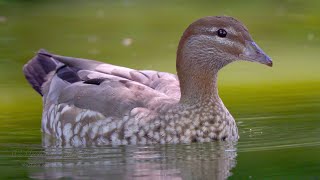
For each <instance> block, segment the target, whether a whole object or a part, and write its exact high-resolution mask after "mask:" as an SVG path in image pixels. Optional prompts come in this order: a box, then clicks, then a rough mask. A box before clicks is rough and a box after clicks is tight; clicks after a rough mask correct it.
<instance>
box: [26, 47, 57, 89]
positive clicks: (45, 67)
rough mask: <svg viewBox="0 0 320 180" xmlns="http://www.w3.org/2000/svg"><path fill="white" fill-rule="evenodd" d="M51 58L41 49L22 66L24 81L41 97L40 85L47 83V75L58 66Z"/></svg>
mask: <svg viewBox="0 0 320 180" xmlns="http://www.w3.org/2000/svg"><path fill="white" fill-rule="evenodd" d="M51 57H52V55H51V54H50V53H49V52H47V51H45V50H43V49H41V50H39V51H38V53H37V55H36V56H35V57H34V58H32V59H31V60H30V61H29V62H28V63H27V64H25V65H24V66H23V73H24V75H25V77H26V79H27V80H28V81H29V83H30V84H31V86H32V87H33V89H35V90H36V91H37V92H38V93H39V94H40V95H43V93H42V85H43V83H45V82H46V81H47V79H48V77H47V75H48V74H49V73H50V72H52V71H55V70H56V68H57V65H58V63H57V62H56V61H55V60H54V59H53V58H51Z"/></svg>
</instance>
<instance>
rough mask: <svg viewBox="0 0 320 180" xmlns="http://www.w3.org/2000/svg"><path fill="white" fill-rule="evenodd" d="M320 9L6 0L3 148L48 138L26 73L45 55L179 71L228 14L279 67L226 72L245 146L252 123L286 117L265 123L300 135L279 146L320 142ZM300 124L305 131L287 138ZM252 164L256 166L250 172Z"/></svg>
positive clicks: (0, 36) (291, 2) (315, 5)
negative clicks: (203, 21) (210, 25)
mask: <svg viewBox="0 0 320 180" xmlns="http://www.w3.org/2000/svg"><path fill="white" fill-rule="evenodd" d="M319 9H320V1H318V0H309V1H302V0H259V1H255V0H242V1H239V0H229V1H214V0H210V1H209V0H207V1H192V0H189V1H185V0H177V1H147V0H145V1H143V0H141V1H130V0H124V1H123V0H122V1H97V0H95V1H89V0H77V1H76V0H69V1H61V0H56V1H40V0H29V1H22V0H21V1H18V0H0V112H1V113H0V120H1V121H0V144H10V143H22V144H39V143H40V142H41V134H40V119H41V110H42V105H41V98H40V96H39V95H38V94H37V93H36V92H35V91H34V90H33V89H32V88H31V87H30V86H29V85H28V83H27V82H26V80H25V79H24V76H23V74H22V66H23V65H24V64H25V63H26V62H27V61H28V60H29V59H31V58H32V57H33V56H34V54H35V53H36V51H37V50H38V49H40V48H45V49H47V50H48V51H50V52H53V53H56V54H60V55H65V56H73V57H83V58H88V59H97V60H101V61H105V62H107V63H112V64H117V65H121V66H127V67H131V68H136V69H154V70H159V71H168V72H171V73H175V53H176V48H177V45H178V41H179V38H180V36H181V35H182V32H183V31H184V30H185V28H186V27H187V26H188V25H189V24H190V23H191V22H193V21H194V20H196V19H198V18H201V17H203V16H211V15H228V16H233V17H235V18H237V19H239V20H240V21H242V22H243V23H244V24H245V25H246V26H247V27H248V29H249V31H250V33H251V35H252V37H253V38H254V40H255V41H256V43H257V44H259V46H260V47H261V48H262V49H263V50H264V51H265V52H266V53H267V54H268V55H269V56H270V57H271V58H272V59H273V62H274V66H273V67H272V68H269V67H267V66H264V65H261V64H257V63H250V62H236V63H233V64H231V65H229V66H227V67H226V68H224V69H223V70H222V71H221V73H220V76H219V89H220V94H221V96H222V99H223V100H224V102H225V104H226V105H227V107H228V108H229V109H230V111H231V112H232V114H233V115H234V116H235V117H236V119H241V118H244V120H243V122H244V124H245V127H242V129H241V126H240V132H241V133H242V132H243V134H241V135H240V136H241V137H242V139H241V140H242V142H249V141H250V142H252V141H253V139H250V138H251V136H249V135H248V134H245V133H244V132H245V131H246V130H247V129H245V128H248V129H249V127H250V128H252V127H254V125H255V123H253V124H250V121H245V118H248V117H265V116H274V117H275V116H280V115H281V116H286V117H287V119H285V120H284V121H278V120H277V119H273V120H270V121H268V122H267V121H264V122H263V121H260V122H259V123H261V122H263V123H266V124H264V126H266V127H267V126H270V127H271V126H277V125H279V124H278V123H280V124H281V123H282V124H281V125H280V126H277V128H279V131H275V130H274V129H272V128H271V129H269V131H266V132H265V133H267V134H268V133H269V134H272V136H270V137H269V138H270V139H268V140H269V141H268V142H270V143H271V142H273V139H272V137H273V136H274V138H279V137H292V139H285V140H284V139H282V140H283V141H280V142H278V144H281V143H284V142H286V143H287V144H290V143H292V142H294V141H295V142H297V141H298V142H304V141H305V140H306V139H308V140H309V141H310V143H316V144H318V145H319V136H320V133H319V132H320V130H319V128H318V127H319V125H320V124H319V121H318V119H319V117H320V112H319V110H320V103H319V101H320V84H319V83H320V73H319V67H320V60H319V57H320V11H319ZM292 117H294V118H292ZM288 118H290V119H288ZM240 122H242V121H240ZM246 122H247V124H246ZM248 122H249V123H248ZM251 123H252V121H251ZM290 123H292V124H293V125H294V126H295V127H299V128H300V129H299V128H298V129H299V131H298V132H299V133H301V134H299V133H298V134H297V131H293V130H292V132H291V131H290V132H287V133H286V132H285V131H284V129H287V130H288V129H290ZM251 125H252V127H251ZM302 127H303V128H305V130H306V131H303V128H302ZM281 128H283V129H281ZM301 128H302V129H301ZM242 130H243V131H242ZM250 131H251V129H250ZM280 131H281V132H282V133H280V134H278V135H277V134H274V133H277V132H280ZM303 133H310V134H303ZM288 134H290V135H291V136H288ZM300 135H301V136H300ZM307 135H309V136H308V138H306V137H305V136H307ZM293 137H295V138H293ZM261 138H262V139H265V140H266V137H261ZM253 142H254V141H253ZM254 143H257V142H254ZM256 145H257V146H259V145H260V146H263V144H256ZM318 149H319V146H318ZM294 152H298V151H294ZM294 152H293V153H294ZM285 153H286V152H284V153H283V154H285ZM274 156H275V154H271V155H268V157H274ZM303 156H305V157H308V158H309V159H312V158H311V156H308V155H307V154H303ZM239 157H240V156H239ZM243 157H246V156H245V155H244V156H242V158H243ZM248 159H250V157H248V158H247V160H248ZM318 159H319V158H318ZM263 161H268V159H263ZM310 161H311V160H310ZM240 162H241V157H240ZM242 162H243V161H242ZM270 163H272V162H270ZM313 163H316V162H313ZM240 164H241V163H240ZM269 165H270V164H269ZM317 165H319V164H317ZM248 166H249V167H251V166H253V165H252V164H247V166H240V168H242V167H248ZM267 167H268V166H267ZM313 167H315V166H313ZM317 167H319V166H317ZM238 168H239V167H238ZM297 169H298V168H297ZM300 170H301V169H300ZM314 170H317V169H314ZM301 171H302V170H301ZM297 172H300V171H297ZM311 172H313V173H315V172H316V171H311ZM259 173H260V172H259V171H257V172H256V174H257V175H259Z"/></svg>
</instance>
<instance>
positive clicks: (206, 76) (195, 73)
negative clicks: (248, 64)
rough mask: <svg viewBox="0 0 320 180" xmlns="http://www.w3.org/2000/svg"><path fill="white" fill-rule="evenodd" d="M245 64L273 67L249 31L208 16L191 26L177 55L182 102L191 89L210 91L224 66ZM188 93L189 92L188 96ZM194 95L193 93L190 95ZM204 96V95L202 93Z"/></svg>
mask: <svg viewBox="0 0 320 180" xmlns="http://www.w3.org/2000/svg"><path fill="white" fill-rule="evenodd" d="M236 60H246V61H253V62H259V63H262V64H266V65H268V66H272V61H271V59H270V58H269V57H268V56H267V55H266V54H265V53H264V52H263V51H262V50H261V49H260V48H259V47H258V46H257V44H256V43H254V41H253V40H252V38H251V36H250V34H249V32H248V29H247V28H246V27H245V26H244V25H243V24H242V23H241V22H239V21H238V20H236V19H234V18H232V17H227V16H209V17H204V18H201V19H199V20H197V21H195V22H193V23H192V24H191V25H190V26H189V27H188V28H187V29H186V30H185V32H184V33H183V35H182V37H181V40H180V43H179V47H178V51H177V73H178V76H179V79H180V83H181V91H182V98H183V96H184V94H187V96H191V95H190V90H187V89H190V88H191V86H190V85H188V84H190V83H192V84H193V86H197V87H196V88H197V89H199V88H200V89H207V90H209V91H210V90H211V89H210V88H212V87H211V86H212V85H215V82H212V81H213V80H215V76H216V74H217V72H218V71H219V70H220V69H221V68H222V67H224V66H225V65H227V64H229V63H231V62H233V61H236ZM187 91H188V92H187ZM191 93H195V92H191ZM202 93H205V92H202Z"/></svg>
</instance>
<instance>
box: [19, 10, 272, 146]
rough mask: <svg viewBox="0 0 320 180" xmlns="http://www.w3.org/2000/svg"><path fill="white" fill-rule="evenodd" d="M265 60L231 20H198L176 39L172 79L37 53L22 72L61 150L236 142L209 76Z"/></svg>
mask: <svg viewBox="0 0 320 180" xmlns="http://www.w3.org/2000/svg"><path fill="white" fill-rule="evenodd" d="M237 59H242V60H248V61H256V62H260V63H263V64H267V65H269V66H271V65H272V61H271V60H270V58H269V57H268V56H267V55H266V54H265V53H264V52H263V51H262V50H261V49H260V48H259V47H258V46H257V45H256V44H255V43H254V41H253V40H252V38H251V37H250V34H249V32H248V30H247V29H246V28H245V27H244V25H242V23H240V22H239V21H237V20H235V19H233V18H231V17H224V16H221V17H204V18H201V19H199V20H197V21H195V22H194V23H192V24H191V25H190V26H189V27H188V28H187V29H186V31H185V32H184V34H183V36H182V37H181V40H180V43H179V47H178V51H177V74H178V76H176V75H173V74H169V73H164V72H157V71H150V70H143V71H137V70H133V69H129V68H124V67H119V66H114V65H110V64H104V63H102V62H97V61H90V60H84V59H79V58H70V57H63V56H59V55H54V54H50V53H48V52H46V51H43V50H41V51H39V53H38V55H37V56H36V57H35V58H33V59H32V60H31V61H29V62H28V63H27V64H26V65H25V67H24V73H25V76H26V78H27V79H28V81H29V82H30V83H31V85H32V86H33V87H34V89H35V90H37V91H38V92H39V93H40V94H41V95H43V104H44V110H43V116H42V130H43V132H44V133H46V134H49V135H52V136H54V137H55V138H56V139H57V140H58V141H59V143H60V144H62V145H73V146H77V145H103V144H136V143H140V144H146V143H181V142H182V143H189V142H209V141H213V140H237V139H238V131H237V127H236V123H235V121H234V119H233V117H232V116H231V115H230V113H229V112H228V110H227V109H226V107H225V106H224V104H223V103H222V101H221V99H220V97H219V95H218V90H217V84H216V83H217V73H218V71H219V70H220V69H221V68H223V67H224V66H225V65H227V64H229V63H231V62H233V61H235V60H237Z"/></svg>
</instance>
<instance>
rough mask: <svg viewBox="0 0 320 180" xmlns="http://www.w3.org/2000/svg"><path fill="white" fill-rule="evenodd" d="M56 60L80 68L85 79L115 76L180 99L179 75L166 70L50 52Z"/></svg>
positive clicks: (80, 73) (80, 74)
mask: <svg viewBox="0 0 320 180" xmlns="http://www.w3.org/2000/svg"><path fill="white" fill-rule="evenodd" d="M50 56H51V57H52V58H54V59H55V60H57V61H59V62H61V63H63V64H65V65H67V66H69V67H73V68H77V69H79V71H78V74H79V76H80V77H81V78H82V79H83V80H88V79H95V78H104V77H107V78H110V77H112V78H115V79H119V80H120V79H126V80H131V81H134V82H136V83H139V84H143V85H145V86H148V87H150V88H152V89H154V90H155V91H158V92H160V93H164V94H165V95H167V96H168V97H171V98H175V99H180V86H179V80H178V77H177V76H176V75H174V74H170V73H166V72H158V71H152V70H140V71H139V70H134V69H130V68H126V67H120V66H116V65H111V64H106V63H102V62H98V61H93V60H87V59H81V58H72V57H65V56H59V55H53V54H50Z"/></svg>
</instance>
